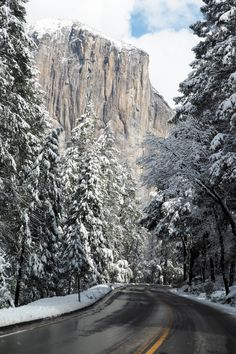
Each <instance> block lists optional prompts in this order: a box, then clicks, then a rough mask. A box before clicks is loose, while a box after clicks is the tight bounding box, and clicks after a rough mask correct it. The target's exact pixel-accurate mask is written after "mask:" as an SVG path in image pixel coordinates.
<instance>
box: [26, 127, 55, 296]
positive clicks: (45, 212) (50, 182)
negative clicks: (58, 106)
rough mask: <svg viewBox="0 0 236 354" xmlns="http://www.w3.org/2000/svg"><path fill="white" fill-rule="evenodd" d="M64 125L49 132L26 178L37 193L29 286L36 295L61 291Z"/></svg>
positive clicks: (32, 218) (32, 219) (32, 206)
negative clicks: (62, 130)
mask: <svg viewBox="0 0 236 354" xmlns="http://www.w3.org/2000/svg"><path fill="white" fill-rule="evenodd" d="M60 132H61V129H59V128H58V129H53V130H52V131H51V132H49V134H48V136H47V137H46V139H45V142H44V145H43V146H42V149H41V152H40V154H39V155H38V157H37V159H36V161H35V164H34V167H33V168H32V170H31V172H30V175H29V176H28V178H27V179H26V182H27V184H28V193H29V194H30V195H31V196H32V197H33V199H32V201H31V204H30V207H29V211H28V215H29V219H30V223H29V228H30V233H31V239H32V245H31V252H30V257H29V271H28V272H29V279H30V284H27V287H28V289H30V291H31V293H33V296H34V298H35V297H36V298H37V297H39V296H41V297H44V296H47V297H48V296H52V295H55V294H57V293H58V292H59V281H60V275H59V268H60V267H59V262H60V242H61V233H62V232H61V203H62V188H61V164H60V156H59V151H58V149H59V135H60Z"/></svg>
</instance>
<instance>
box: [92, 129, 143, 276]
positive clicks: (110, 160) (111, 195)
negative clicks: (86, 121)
mask: <svg viewBox="0 0 236 354" xmlns="http://www.w3.org/2000/svg"><path fill="white" fill-rule="evenodd" d="M99 143H100V155H101V159H102V163H103V165H102V170H103V176H104V178H105V183H106V190H107V192H106V193H105V194H104V209H105V217H106V228H105V230H104V234H105V237H106V238H107V239H108V240H109V244H110V245H111V248H112V250H113V258H114V262H115V263H114V264H115V265H114V267H115V268H114V269H115V272H117V269H119V268H120V265H121V264H124V263H122V262H123V261H124V260H126V261H128V265H129V267H130V269H131V270H132V278H133V279H135V278H136V276H137V267H138V264H139V263H140V261H141V258H142V254H143V252H144V249H145V247H146V245H145V238H146V237H147V235H146V232H145V230H144V229H143V228H142V227H141V226H140V224H139V221H140V219H141V213H140V206H139V204H138V201H137V197H136V185H135V182H134V179H133V177H132V175H131V171H130V168H129V166H128V165H127V163H124V161H123V159H122V156H121V154H120V153H119V151H118V149H117V147H116V145H115V138H114V135H113V134H112V131H111V127H110V125H109V124H107V125H106V127H105V128H104V132H103V134H102V135H101V137H100V139H99ZM119 261H121V263H119V265H117V264H118V263H117V262H119ZM121 268H122V267H121Z"/></svg>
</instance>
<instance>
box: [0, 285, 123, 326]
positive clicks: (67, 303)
mask: <svg viewBox="0 0 236 354" xmlns="http://www.w3.org/2000/svg"><path fill="white" fill-rule="evenodd" d="M121 286H124V284H111V285H106V284H104V285H96V286H94V287H92V288H90V289H88V290H86V291H83V292H81V302H79V301H78V294H72V295H67V296H54V297H51V298H46V299H41V300H37V301H34V302H31V303H30V304H28V305H24V306H19V307H16V308H8V309H1V310H0V327H5V326H10V325H14V324H17V323H23V322H30V321H35V320H39V319H44V318H52V317H56V316H60V315H62V314H65V313H69V312H73V311H76V310H79V309H82V308H85V307H88V306H90V305H92V304H94V303H95V302H96V301H98V300H99V299H101V298H103V297H104V296H105V295H106V294H108V293H110V292H111V291H112V290H113V289H115V288H118V287H121Z"/></svg>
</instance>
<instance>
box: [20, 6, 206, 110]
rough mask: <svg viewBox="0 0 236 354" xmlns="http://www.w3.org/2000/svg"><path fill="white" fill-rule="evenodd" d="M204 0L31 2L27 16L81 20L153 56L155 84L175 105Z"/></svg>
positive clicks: (151, 66) (151, 75)
mask: <svg viewBox="0 0 236 354" xmlns="http://www.w3.org/2000/svg"><path fill="white" fill-rule="evenodd" d="M201 5H202V1H201V0H40V1H39V0H29V2H28V4H27V5H26V10H27V13H28V15H27V20H28V22H29V23H31V24H34V23H36V22H37V21H39V20H41V19H45V18H60V19H63V18H65V19H72V20H78V21H80V22H82V23H84V24H86V25H89V26H91V27H93V28H95V29H97V30H99V31H101V32H103V33H104V34H106V35H108V36H110V37H113V38H114V39H118V40H123V41H126V42H128V43H131V44H134V45H135V46H137V47H139V48H141V49H143V50H145V51H146V52H147V53H148V54H149V56H150V79H151V82H152V85H153V86H154V87H155V88H156V89H157V91H159V93H160V94H161V95H163V97H164V98H165V99H166V100H167V102H168V103H169V104H170V105H171V106H172V107H173V106H174V103H173V97H176V96H178V95H179V94H178V86H179V83H180V82H182V81H183V80H184V79H185V78H186V77H187V75H188V73H189V72H190V70H191V68H190V67H189V64H190V63H191V62H192V61H193V59H194V54H193V52H192V50H191V49H192V48H193V47H194V46H195V45H196V44H197V43H198V41H199V40H198V38H197V37H196V36H194V35H193V34H192V32H191V31H190V29H189V26H190V25H191V24H192V23H194V22H196V21H197V20H199V19H201V13H200V7H201Z"/></svg>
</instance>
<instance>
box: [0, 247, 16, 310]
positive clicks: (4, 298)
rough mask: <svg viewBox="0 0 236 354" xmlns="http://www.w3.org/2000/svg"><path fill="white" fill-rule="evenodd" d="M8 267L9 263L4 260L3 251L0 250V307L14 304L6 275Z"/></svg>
mask: <svg viewBox="0 0 236 354" xmlns="http://www.w3.org/2000/svg"><path fill="white" fill-rule="evenodd" d="M9 269H10V264H9V262H7V261H6V258H5V255H4V253H3V252H2V251H0V308H1V307H5V306H14V302H13V299H12V296H11V291H10V282H9V277H8V275H7V273H8V271H9Z"/></svg>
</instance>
